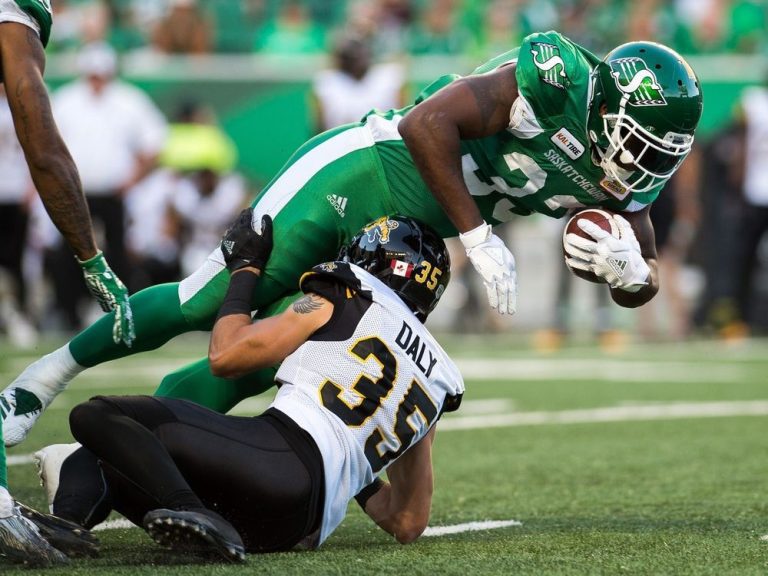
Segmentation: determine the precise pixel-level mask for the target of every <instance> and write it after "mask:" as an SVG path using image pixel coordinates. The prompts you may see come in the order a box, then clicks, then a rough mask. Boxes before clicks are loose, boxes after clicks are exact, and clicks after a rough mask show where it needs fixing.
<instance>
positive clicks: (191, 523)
mask: <svg viewBox="0 0 768 576" xmlns="http://www.w3.org/2000/svg"><path fill="white" fill-rule="evenodd" d="M142 523H143V524H144V529H145V530H146V531H147V532H148V533H149V535H150V536H151V537H152V539H153V540H154V541H155V542H157V543H158V544H160V545H161V546H164V547H166V548H170V549H172V550H176V551H179V552H190V551H192V552H212V551H213V552H216V553H218V554H219V555H220V556H222V557H223V558H225V559H226V560H229V561H230V562H244V561H245V547H244V546H243V540H242V538H240V534H238V533H237V530H235V528H234V526H232V525H231V524H230V523H229V522H227V521H226V520H225V519H224V518H222V517H221V516H219V515H218V514H216V513H215V512H213V511H211V510H200V511H197V512H193V511H190V510H169V509H166V508H159V509H157V510H151V511H150V512H147V514H146V515H145V516H144V520H143V522H142Z"/></svg>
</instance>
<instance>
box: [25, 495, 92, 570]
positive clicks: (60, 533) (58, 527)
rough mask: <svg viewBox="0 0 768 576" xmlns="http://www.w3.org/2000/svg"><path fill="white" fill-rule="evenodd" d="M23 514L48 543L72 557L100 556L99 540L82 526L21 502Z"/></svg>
mask: <svg viewBox="0 0 768 576" xmlns="http://www.w3.org/2000/svg"><path fill="white" fill-rule="evenodd" d="M16 506H17V507H18V509H19V512H21V515H22V516H24V517H25V518H27V519H29V520H31V521H32V522H33V523H34V524H35V526H37V529H38V530H39V531H40V534H41V535H42V537H43V538H45V539H46V540H47V541H48V543H49V544H50V545H51V546H53V547H54V548H56V549H57V550H61V551H62V552H64V554H66V555H67V556H70V557H81V556H98V554H99V540H98V538H96V536H94V535H93V534H91V533H90V532H89V531H88V530H86V529H85V528H83V527H82V526H78V525H77V524H75V523H74V522H70V521H69V520H64V518H59V517H58V516H52V515H50V514H43V513H42V512H38V511H37V510H34V509H33V508H30V507H29V506H26V505H24V504H22V503H20V502H16Z"/></svg>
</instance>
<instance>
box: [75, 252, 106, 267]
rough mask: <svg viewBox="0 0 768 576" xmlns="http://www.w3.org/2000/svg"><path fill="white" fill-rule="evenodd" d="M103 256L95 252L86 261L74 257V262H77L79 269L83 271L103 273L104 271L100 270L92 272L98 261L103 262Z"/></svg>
mask: <svg viewBox="0 0 768 576" xmlns="http://www.w3.org/2000/svg"><path fill="white" fill-rule="evenodd" d="M103 256H104V252H102V251H101V250H99V251H98V252H96V254H95V255H94V256H91V257H90V258H88V259H87V260H80V258H78V257H77V256H75V260H77V263H78V264H79V265H80V267H81V268H82V269H83V270H87V271H89V272H94V271H95V272H103V271H104V270H102V269H97V270H93V267H94V265H95V264H100V260H103ZM99 268H103V266H101V267H99Z"/></svg>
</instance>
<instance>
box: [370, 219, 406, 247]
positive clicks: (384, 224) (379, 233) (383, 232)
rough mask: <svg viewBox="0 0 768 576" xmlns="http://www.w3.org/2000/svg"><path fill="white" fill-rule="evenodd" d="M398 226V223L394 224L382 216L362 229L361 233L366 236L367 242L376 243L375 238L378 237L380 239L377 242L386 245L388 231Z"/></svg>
mask: <svg viewBox="0 0 768 576" xmlns="http://www.w3.org/2000/svg"><path fill="white" fill-rule="evenodd" d="M398 226H400V223H399V222H395V221H394V220H390V219H389V218H387V217H386V216H382V217H381V218H379V219H378V220H376V221H374V222H371V223H370V224H369V225H368V226H366V227H365V228H363V232H365V233H366V234H367V235H368V242H371V243H373V242H376V238H377V237H378V238H380V240H379V242H381V243H382V244H386V243H387V242H389V231H390V230H394V229H395V228H397V227H398Z"/></svg>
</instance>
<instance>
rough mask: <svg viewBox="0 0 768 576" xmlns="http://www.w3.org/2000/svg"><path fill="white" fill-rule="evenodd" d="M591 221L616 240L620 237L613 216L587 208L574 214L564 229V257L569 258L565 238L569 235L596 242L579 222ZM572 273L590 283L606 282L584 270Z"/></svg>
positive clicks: (604, 211) (607, 212) (609, 213)
mask: <svg viewBox="0 0 768 576" xmlns="http://www.w3.org/2000/svg"><path fill="white" fill-rule="evenodd" d="M582 218H583V219H585V220H589V221H590V222H594V223H595V224H597V225H598V226H600V228H602V229H603V230H605V231H606V232H610V233H611V234H612V235H613V236H615V237H616V238H618V237H619V227H618V226H617V225H616V221H615V220H614V219H613V214H612V213H611V212H609V211H607V210H600V209H597V208H587V209H585V210H581V211H579V212H577V213H576V214H574V215H573V216H572V217H571V218H570V220H568V222H567V223H566V225H565V228H564V229H563V254H564V257H566V258H567V257H568V255H567V254H566V253H565V237H566V235H568V234H576V236H580V237H581V238H586V239H588V240H594V238H592V237H591V236H590V235H589V234H587V233H586V232H584V230H582V229H581V228H579V225H578V224H577V222H578V221H579V220H580V219H582ZM571 272H573V273H574V274H575V275H576V276H578V277H579V278H581V279H583V280H587V281H589V282H594V283H595V284H605V280H603V279H602V278H600V277H598V276H595V275H594V274H592V273H591V272H586V271H584V270H573V269H571Z"/></svg>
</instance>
